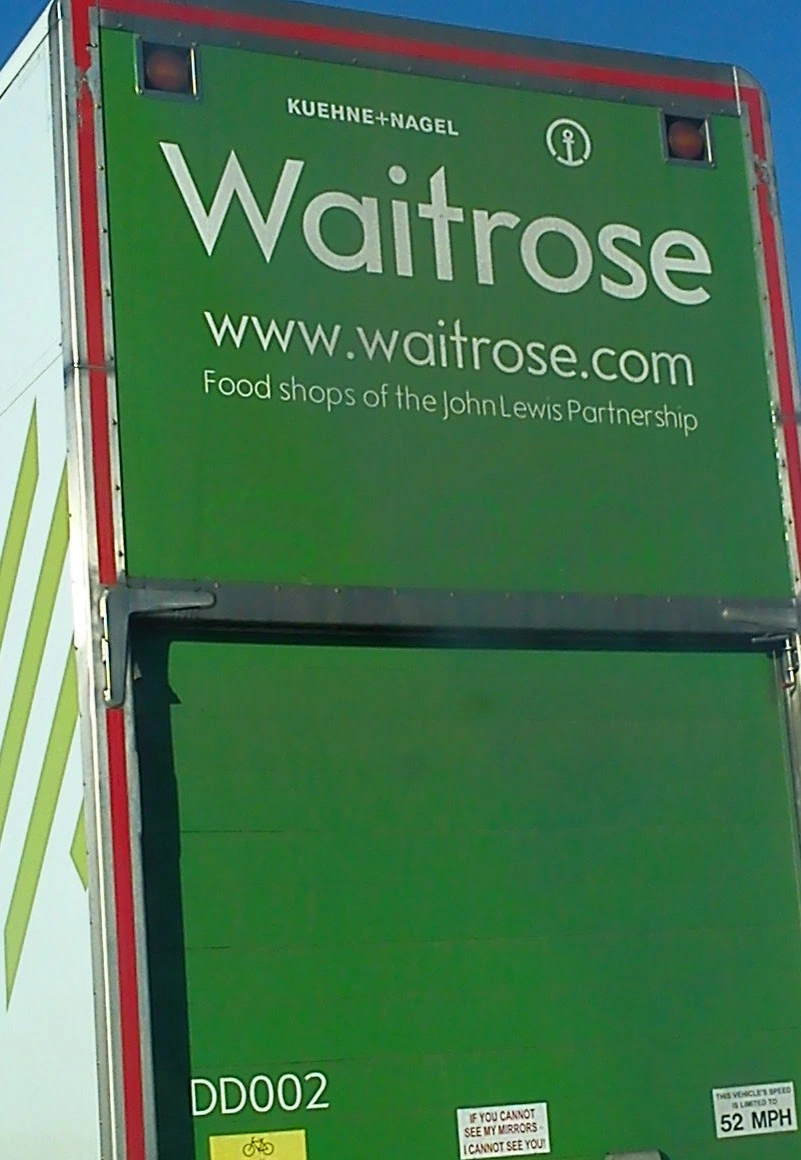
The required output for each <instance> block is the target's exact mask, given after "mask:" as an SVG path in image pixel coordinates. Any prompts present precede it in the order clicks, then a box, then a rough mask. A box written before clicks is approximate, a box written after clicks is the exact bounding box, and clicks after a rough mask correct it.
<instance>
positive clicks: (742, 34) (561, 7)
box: [0, 0, 801, 334]
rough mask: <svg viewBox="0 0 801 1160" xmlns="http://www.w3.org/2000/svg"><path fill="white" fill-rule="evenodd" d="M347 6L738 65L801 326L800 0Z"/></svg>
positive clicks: (26, 1)
mask: <svg viewBox="0 0 801 1160" xmlns="http://www.w3.org/2000/svg"><path fill="white" fill-rule="evenodd" d="M331 2H332V3H333V4H335V5H336V7H339V8H358V9H363V10H365V11H373V12H383V13H387V14H391V15H398V16H409V17H416V18H418V19H424V20H436V21H441V22H444V23H450V24H465V25H469V26H471V27H474V28H492V29H499V30H501V31H504V32H517V33H522V34H525V35H528V36H540V37H547V38H550V39H554V40H572V41H578V42H581V43H584V44H598V45H605V46H608V47H613V48H625V49H631V50H634V51H638V52H655V53H662V54H665V55H667V56H683V57H691V58H695V59H699V60H714V61H724V62H727V63H731V64H737V65H740V66H741V67H742V68H745V69H747V70H748V71H749V72H751V73H753V74H754V76H756V77H757V79H758V80H759V81H760V82H761V83H762V85H763V87H764V89H765V91H766V92H767V94H768V98H769V101H770V105H771V110H772V125H773V136H774V144H775V159H776V169H777V173H778V183H779V197H780V202H781V207H782V217H783V222H784V230H785V245H786V250H787V264H788V270H789V274H790V285H791V295H792V300H793V306H794V315H795V320H796V333H797V334H798V333H799V326H800V325H801V129H799V122H800V121H801V117H799V112H800V111H801V110H800V109H799V106H801V0H739V2H738V3H737V4H733V3H731V2H726V3H724V2H723V0H671V2H670V3H667V4H665V3H652V2H649V0H605V2H603V3H602V2H601V0H505V2H504V3H498V2H497V0H331ZM41 8H42V4H41V3H37V2H36V0H0V60H3V59H5V57H6V56H7V55H8V54H9V52H10V51H11V49H12V48H13V46H14V44H15V43H16V41H17V40H18V39H19V37H20V36H21V35H22V33H23V32H24V31H25V29H26V28H27V26H28V25H29V24H30V23H31V22H32V21H33V19H34V18H35V17H36V15H37V14H38V12H39V11H40V10H41Z"/></svg>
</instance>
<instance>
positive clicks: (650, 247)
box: [160, 141, 712, 306]
mask: <svg viewBox="0 0 801 1160" xmlns="http://www.w3.org/2000/svg"><path fill="white" fill-rule="evenodd" d="M160 145H161V150H162V153H163V154H164V157H165V159H166V161H167V164H168V166H169V168H170V172H171V173H172V176H173V178H174V180H175V183H176V185H177V187H178V190H179V191H180V194H181V197H182V199H183V202H184V205H185V206H186V209H187V210H188V212H189V216H190V217H191V219H192V222H193V224H194V226H195V229H196V230H197V233H198V235H199V237H200V240H201V241H202V243H203V246H204V248H205V250H206V253H207V254H208V255H209V256H211V255H212V254H213V253H214V249H215V247H216V245H217V241H218V239H219V237H220V233H221V231H222V227H223V224H224V222H225V219H226V217H227V214H228V211H229V209H230V206H231V202H232V201H233V200H234V198H237V199H238V200H239V203H240V205H241V207H242V210H243V211H244V214H245V217H246V219H247V221H248V224H249V225H250V228H251V230H252V232H253V236H254V238H255V240H256V242H257V244H258V246H259V248H260V250H261V252H262V254H263V256H264V260H265V262H270V261H272V258H273V255H274V253H275V251H276V248H277V246H278V244H279V242H280V239H281V236H282V233H283V231H284V228H285V225H286V221H287V217H288V215H289V211H290V208H291V207H292V205H293V203H294V202H295V200H296V198H300V199H301V201H303V199H304V197H305V196H306V195H305V191H302V192H301V191H299V187H300V185H301V181H302V179H304V174H305V171H306V162H305V161H303V160H300V159H297V158H286V159H285V160H284V162H283V165H282V167H281V172H280V174H279V177H278V181H277V183H276V185H275V187H274V188H273V190H272V194H271V200H270V205H269V208H268V210H267V214H266V216H265V215H264V213H263V211H262V209H261V206H260V202H259V199H258V197H257V196H256V194H255V193H254V191H253V188H252V186H251V183H250V181H249V180H248V177H247V175H246V173H245V170H244V168H243V167H242V164H241V162H240V160H239V158H238V156H237V154H236V152H235V151H233V150H232V151H231V153H230V154H229V156H228V160H227V161H226V164H225V168H224V170H223V173H222V177H221V178H220V181H219V183H218V185H217V188H216V190H215V191H214V195H213V197H212V200H211V205H210V206H209V208H208V209H207V208H206V205H205V204H204V201H203V198H202V197H201V195H200V192H199V191H198V188H197V185H196V183H195V180H194V178H193V176H192V173H191V171H190V169H189V165H188V164H187V161H186V158H185V157H184V154H183V151H182V149H181V147H180V146H179V145H176V144H175V143H173V142H168V141H162V142H160ZM387 178H388V180H389V183H390V185H391V186H392V187H394V189H393V190H392V191H391V192H395V193H397V192H398V191H400V190H401V189H402V187H403V186H405V185H406V183H407V181H408V180H409V174H408V173H407V171H406V169H404V167H403V166H402V165H398V164H393V165H390V166H389V169H388V170H387ZM427 184H428V198H429V199H428V201H420V202H409V201H407V200H405V199H403V198H401V197H398V196H393V197H391V198H390V199H389V204H388V205H386V204H384V203H383V202H382V201H381V200H379V198H377V197H372V196H358V195H357V194H353V193H350V192H348V191H346V190H338V189H324V190H322V191H320V192H315V193H314V194H313V196H311V197H309V198H308V200H306V201H305V206H304V208H303V215H302V221H301V228H302V233H303V239H304V241H305V243H306V246H307V248H308V250H309V252H310V253H311V254H312V255H313V256H314V257H315V258H316V259H317V261H319V262H321V263H322V264H323V265H325V266H327V267H328V268H329V269H331V270H337V271H339V272H342V273H350V272H353V271H356V270H364V271H366V272H367V273H368V274H385V273H390V272H394V274H395V275H396V276H397V277H399V278H413V277H414V276H415V269H416V258H417V257H418V255H417V254H416V253H415V246H414V242H413V232H412V217H413V216H414V217H416V218H418V219H420V220H422V221H423V222H426V223H428V225H429V230H428V231H427V233H428V238H429V242H428V244H429V245H430V246H432V247H433V258H434V270H435V273H436V277H437V278H438V279H439V280H440V281H441V282H452V281H453V280H454V264H453V248H452V230H455V229H460V230H465V229H466V230H469V232H470V237H471V241H472V248H473V255H474V273H475V279H476V281H477V282H478V283H479V284H480V285H484V286H494V285H495V283H496V277H499V276H500V275H498V274H497V271H496V264H497V262H496V250H497V249H498V248H499V247H498V238H499V237H500V236H502V235H508V234H511V235H512V236H513V237H514V245H515V249H516V251H517V254H518V256H519V260H520V262H521V263H522V266H523V268H524V270H525V271H526V273H527V274H528V275H529V277H530V278H531V280H532V281H533V282H534V283H536V285H538V286H540V287H541V288H542V289H543V290H546V291H549V292H550V293H552V294H574V293H576V292H577V291H579V290H581V289H582V288H583V287H584V286H586V285H587V284H588V283H589V282H590V281H591V280H593V277H594V276H595V278H596V279H597V281H598V282H599V284H600V288H601V291H602V292H603V293H604V294H606V295H608V296H609V297H611V298H617V299H623V300H626V299H637V298H641V297H642V295H643V294H644V293H645V291H646V289H647V288H648V281H649V274H650V277H651V278H652V279H653V282H654V285H655V286H656V287H657V288H658V290H659V291H661V293H662V294H663V295H664V296H665V297H666V298H668V299H670V300H671V301H672V302H676V303H679V304H680V305H682V306H700V305H702V304H703V303H704V302H706V301H707V300H708V299H709V297H710V294H709V291H708V290H707V289H706V287H705V286H704V285H703V281H702V280H703V279H705V278H708V277H709V276H710V275H711V274H712V262H711V259H710V256H709V254H708V252H707V250H706V247H705V246H704V244H703V242H702V241H701V240H700V238H698V237H696V235H695V234H692V233H690V232H689V231H687V230H682V229H666V230H663V231H662V232H661V233H660V234H658V235H657V236H656V237H655V238H654V239H653V240H652V241H651V242H650V244H648V243H645V245H644V242H643V236H642V233H641V231H640V230H639V229H637V228H636V227H634V226H632V225H629V224H627V223H624V222H609V223H608V224H606V225H604V226H602V227H601V228H600V229H599V230H598V232H597V235H596V236H595V237H594V238H593V239H592V240H590V239H588V238H587V236H586V235H585V234H584V232H583V231H582V230H581V229H580V228H579V226H577V225H576V224H575V223H574V222H571V221H569V220H568V219H567V218H563V217H556V216H553V215H546V216H543V217H536V218H533V219H532V220H531V221H529V222H527V223H526V224H524V223H523V220H522V219H521V217H520V216H519V215H518V214H516V213H513V212H512V211H511V210H507V209H492V210H490V209H485V208H480V209H468V208H466V207H464V206H461V205H456V204H451V202H450V199H449V193H448V175H447V171H446V168H445V166H444V165H441V166H440V167H439V168H438V169H437V170H435V172H434V173H432V174H430V176H428V179H427ZM332 210H337V211H339V212H345V213H348V214H350V215H351V216H352V217H353V218H354V219H355V221H356V222H357V223H358V226H359V232H360V236H361V244H360V245H359V247H358V249H356V250H355V251H353V252H351V253H347V254H342V253H338V252H337V251H336V250H334V249H332V248H331V246H330V245H329V244H328V242H327V241H326V240H325V238H324V237H323V221H324V219H325V216H326V214H328V213H329V212H330V211H332ZM382 219H383V220H385V221H386V222H387V223H388V225H389V230H388V232H389V233H391V237H392V252H391V254H389V255H387V254H385V252H384V245H383V242H382V236H381V224H382ZM552 235H555V236H558V237H560V238H562V239H564V241H565V242H566V243H567V245H568V246H569V247H570V251H571V260H570V263H569V265H570V267H571V268H570V269H569V270H567V271H566V272H565V271H564V270H560V271H559V272H554V271H553V269H548V268H547V266H546V264H545V263H544V262H543V259H542V256H541V249H542V243H543V241H544V239H546V238H547V237H549V236H552ZM507 244H508V243H507ZM624 246H625V248H623V247H624ZM646 251H647V252H646ZM599 254H600V255H601V256H602V257H603V258H604V259H606V262H607V263H608V264H609V267H608V268H609V272H608V273H607V272H600V273H598V272H597V271H596V260H597V257H598V255H599ZM676 274H678V275H680V277H681V281H680V282H677V281H676V280H675V278H674V275H676Z"/></svg>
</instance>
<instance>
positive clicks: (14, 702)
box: [0, 468, 68, 839]
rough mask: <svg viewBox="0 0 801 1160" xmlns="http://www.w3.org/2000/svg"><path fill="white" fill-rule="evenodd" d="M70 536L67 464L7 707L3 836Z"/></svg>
mask: <svg viewBox="0 0 801 1160" xmlns="http://www.w3.org/2000/svg"><path fill="white" fill-rule="evenodd" d="M67 540H68V527H67V474H66V468H65V470H64V471H63V472H62V475H61V486H60V487H59V489H58V496H57V498H56V505H55V508H54V509H53V518H52V521H51V524H50V534H49V536H48V539H47V547H46V548H45V554H44V559H43V561H42V568H41V571H40V573H39V581H38V583H37V585H36V594H35V596H34V598H33V609H32V611H31V618H30V622H29V624H28V635H27V637H26V638H25V645H24V647H23V650H22V659H21V660H20V665H19V670H18V672H17V681H16V684H15V686H14V693H13V695H12V697H11V708H10V709H9V711H8V720H7V721H6V729H5V733H4V735H3V743H2V745H0V839H1V838H2V836H3V830H4V829H5V824H6V818H7V817H8V806H9V802H10V801H11V793H12V791H13V789H14V781H15V780H16V776H17V768H18V766H19V759H20V755H21V753H22V745H23V742H24V740H25V731H26V729H27V727H28V718H29V717H30V715H31V706H32V704H33V696H34V693H35V692H36V682H37V680H38V679H39V670H40V669H41V667H42V657H43V655H44V650H45V644H46V643H47V633H48V629H49V628H50V621H51V619H52V616H53V609H54V607H55V603H56V596H57V595H58V586H59V582H60V580H61V573H62V571H63V569H64V557H65V556H66V554H67Z"/></svg>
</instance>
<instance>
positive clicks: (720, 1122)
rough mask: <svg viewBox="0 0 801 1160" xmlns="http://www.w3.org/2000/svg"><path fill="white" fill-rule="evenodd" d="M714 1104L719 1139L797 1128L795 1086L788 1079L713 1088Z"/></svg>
mask: <svg viewBox="0 0 801 1160" xmlns="http://www.w3.org/2000/svg"><path fill="white" fill-rule="evenodd" d="M712 1106H713V1107H714V1109H715V1135H716V1136H717V1138H718V1139H719V1140H731V1139H736V1138H737V1137H738V1136H764V1135H767V1134H768V1133H770V1132H796V1131H798V1118H797V1116H796V1110H795V1087H794V1085H793V1084H792V1082H791V1081H789V1080H788V1081H786V1082H785V1083H751V1084H743V1086H742V1087H728V1088H713V1089H712Z"/></svg>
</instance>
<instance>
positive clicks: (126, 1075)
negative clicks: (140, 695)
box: [106, 709, 145, 1160]
mask: <svg viewBox="0 0 801 1160" xmlns="http://www.w3.org/2000/svg"><path fill="white" fill-rule="evenodd" d="M106 733H107V737H108V765H109V796H110V799H111V840H112V847H113V850H114V906H115V910H116V920H117V970H118V972H119V985H120V1037H121V1041H122V1089H123V1100H124V1102H125V1144H126V1152H125V1155H126V1160H145V1126H144V1125H145V1121H144V1100H143V1089H142V1067H141V1030H140V1026H139V976H138V965H137V960H136V921H135V916H134V902H133V866H132V862H131V816H130V809H129V805H128V763H127V760H126V755H125V717H124V715H123V711H122V709H109V711H108V713H107V714H106Z"/></svg>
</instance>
